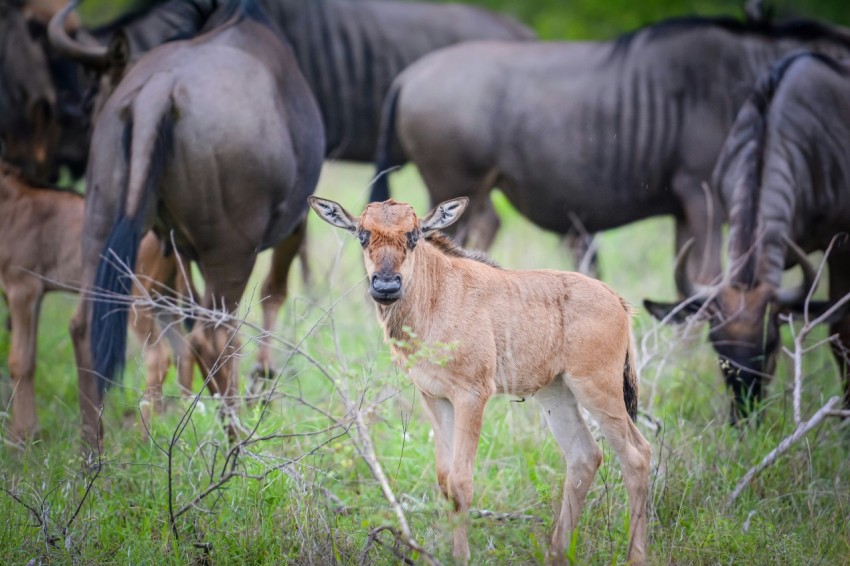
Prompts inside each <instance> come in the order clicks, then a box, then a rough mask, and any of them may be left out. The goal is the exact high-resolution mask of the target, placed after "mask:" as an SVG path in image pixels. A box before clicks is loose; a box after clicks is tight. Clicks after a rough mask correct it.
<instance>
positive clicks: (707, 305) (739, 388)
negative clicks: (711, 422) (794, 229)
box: [644, 241, 830, 424]
mask: <svg viewBox="0 0 850 566" xmlns="http://www.w3.org/2000/svg"><path fill="white" fill-rule="evenodd" d="M789 250H791V252H792V254H793V255H794V256H795V258H796V259H797V261H798V262H799V263H800V265H801V267H802V268H803V274H804V277H803V283H802V284H801V285H800V286H799V287H798V288H795V289H778V288H776V287H775V286H773V285H770V284H767V283H761V282H758V281H756V282H752V281H747V282H742V281H738V280H736V278H735V277H733V278H732V279H731V280H729V281H724V282H723V283H722V284H721V285H719V286H718V287H714V288H696V287H695V286H693V285H691V284H690V283H689V282H688V281H687V278H686V277H685V276H684V265H685V264H686V261H684V259H685V258H686V255H687V254H685V256H684V257H683V258H682V260H680V262H679V263H678V264H677V273H676V281H677V284H678V286H679V288H680V289H679V290H680V292H681V293H682V294H684V295H685V296H687V297H688V298H687V299H685V300H682V301H677V302H673V303H660V302H655V301H650V300H645V301H644V306H645V307H646V309H647V310H648V311H649V312H650V313H651V314H652V315H653V316H654V317H656V318H657V319H659V320H661V321H663V322H671V323H682V322H685V321H686V320H687V319H688V318H689V317H691V316H694V315H695V316H697V317H699V318H701V319H704V320H707V321H708V323H709V340H710V341H711V343H712V345H713V346H714V350H715V351H716V352H717V355H718V362H719V365H720V370H721V372H722V373H723V377H724V380H725V382H726V385H727V387H728V388H729V389H730V390H731V392H732V395H733V398H734V404H733V406H732V411H731V413H730V422H731V423H732V424H736V423H737V422H738V420H739V419H742V418H746V417H748V416H749V415H750V412H751V410H752V408H753V407H754V405H756V404H757V403H758V402H759V401H760V400H761V398H762V394H763V390H762V389H763V384H764V380H765V379H769V378H770V377H771V376H772V375H773V372H774V370H775V368H776V354H777V353H778V351H779V346H780V334H779V328H780V325H781V323H782V321H783V320H785V317H783V316H781V315H783V314H788V313H795V312H796V313H799V312H802V310H803V308H804V307H805V303H806V297H807V296H808V293H809V289H811V287H812V286H813V285H814V283H815V274H816V272H815V269H814V268H813V267H812V265H811V264H810V263H809V261H808V259H807V258H806V256H805V253H803V252H802V250H800V249H799V248H798V247H797V246H796V245H795V244H793V242H790V241H789ZM829 306H830V304H829V303H823V302H815V301H811V302H810V304H809V314H810V318H812V319H813V318H815V317H816V316H818V315H819V314H820V313H821V312H823V311H824V310H825V309H827V308H829Z"/></svg>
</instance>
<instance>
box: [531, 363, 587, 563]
mask: <svg viewBox="0 0 850 566" xmlns="http://www.w3.org/2000/svg"><path fill="white" fill-rule="evenodd" d="M534 398H535V399H537V401H538V402H539V403H540V406H541V407H542V408H543V415H544V416H545V417H546V422H547V423H549V428H550V429H551V430H552V434H553V435H554V436H555V440H556V441H557V442H558V445H559V446H560V447H561V450H562V451H563V453H564V458H565V459H566V461H567V476H566V478H565V479H564V494H563V497H562V500H561V512H560V515H559V516H558V520H557V522H556V524H555V530H554V531H553V533H552V543H551V546H550V547H549V561H550V562H552V563H553V564H563V563H565V557H564V552H565V551H566V549H567V544H568V541H569V540H570V537H571V535H572V533H573V531H574V530H575V529H576V527H577V526H578V520H579V516H580V515H581V510H582V508H583V507H584V500H585V498H586V497H587V492H588V490H589V489H590V486H591V484H593V478H594V477H596V470H598V469H599V465H600V464H601V463H602V450H601V449H600V448H599V445H598V444H597V443H596V441H595V440H594V439H593V435H592V434H591V432H590V430H589V429H588V428H587V424H586V423H585V422H584V419H583V418H582V416H581V413H580V412H579V408H578V403H577V402H576V398H575V396H574V395H573V393H572V391H570V390H569V388H567V386H566V384H565V383H564V379H563V377H562V376H558V377H556V378H555V380H554V381H553V382H552V383H551V384H550V385H548V386H547V387H545V388H543V389H541V390H539V391H538V392H537V393H535V394H534Z"/></svg>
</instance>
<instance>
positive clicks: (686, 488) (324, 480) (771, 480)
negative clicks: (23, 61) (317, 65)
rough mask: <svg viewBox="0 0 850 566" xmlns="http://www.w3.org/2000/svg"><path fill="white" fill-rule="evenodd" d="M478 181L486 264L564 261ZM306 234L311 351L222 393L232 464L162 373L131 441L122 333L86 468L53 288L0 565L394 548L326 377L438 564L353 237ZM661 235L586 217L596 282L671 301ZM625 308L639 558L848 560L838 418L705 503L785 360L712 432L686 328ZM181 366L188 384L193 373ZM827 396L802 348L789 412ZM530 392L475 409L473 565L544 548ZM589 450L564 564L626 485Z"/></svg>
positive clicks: (783, 399) (705, 381)
mask: <svg viewBox="0 0 850 566" xmlns="http://www.w3.org/2000/svg"><path fill="white" fill-rule="evenodd" d="M370 173H371V171H370V169H369V168H366V167H359V166H353V165H343V164H332V165H329V166H327V167H326V168H325V171H324V173H323V177H322V181H321V184H320V187H319V189H318V190H317V194H319V195H321V196H325V197H328V198H332V199H335V200H338V201H340V202H342V203H343V204H344V205H346V206H347V207H348V208H349V209H350V210H352V211H354V212H359V209H360V206H362V203H363V202H365V199H366V195H367V185H368V183H369V177H370ZM393 184H394V189H395V192H394V194H395V196H396V198H398V199H399V200H405V201H408V202H411V203H413V204H414V206H416V207H417V210H419V211H422V212H424V211H425V207H426V198H425V194H424V191H423V189H422V187H421V184H420V182H419V179H418V177H417V175H416V172H415V170H413V169H411V168H407V169H405V170H403V171H402V172H401V173H399V174H396V175H395V177H394V179H393ZM496 198H497V205H498V208H499V211H500V212H501V214H502V217H503V219H504V220H503V229H502V231H501V233H500V236H499V239H498V240H497V242H496V245H495V247H494V249H493V250H492V253H493V256H494V257H495V258H496V259H497V260H498V261H499V262H500V263H501V264H502V265H504V266H506V267H510V268H532V267H549V268H560V269H567V268H569V267H570V260H569V258H568V257H567V255H566V253H565V252H564V251H563V250H562V249H561V248H560V245H559V240H558V238H557V237H556V236H554V235H553V234H549V233H544V232H542V231H540V230H539V229H537V228H535V227H534V226H532V225H530V224H529V223H528V222H527V221H525V220H524V219H522V218H521V217H519V216H518V215H517V214H516V213H515V212H514V211H512V210H511V209H510V207H509V206H508V205H507V204H506V203H504V202H503V201H502V200H500V199H499V197H496ZM309 230H310V235H309V238H310V256H311V266H312V272H313V283H312V284H311V285H310V286H309V287H307V286H305V285H304V284H303V283H302V282H301V280H300V277H299V275H300V272H296V273H293V277H292V285H291V289H292V292H291V297H290V299H289V300H288V301H287V303H286V305H285V307H284V310H283V311H282V314H281V317H280V327H279V332H278V334H279V335H280V337H282V338H283V339H285V340H287V341H290V342H294V343H297V344H299V348H300V349H301V351H303V352H305V353H307V354H308V355H309V356H310V357H311V359H312V361H311V360H308V359H307V358H305V357H304V356H301V355H295V356H292V357H291V358H290V357H289V356H288V352H287V348H285V347H282V348H281V349H280V351H279V352H278V353H277V359H278V360H279V368H278V369H280V370H281V377H280V380H279V382H278V384H277V390H276V391H277V393H278V395H277V396H276V398H275V399H274V400H273V401H272V402H271V403H270V404H269V405H268V406H267V407H266V410H265V411H263V409H262V408H261V407H260V406H254V407H243V408H242V410H241V415H240V418H241V421H242V422H243V424H245V425H247V426H253V425H254V424H256V423H257V422H259V425H258V429H257V430H258V435H259V436H264V435H268V436H270V438H268V439H267V440H262V441H258V442H256V443H253V444H251V445H250V446H248V447H246V449H245V450H243V451H242V453H241V454H240V455H239V458H238V459H237V460H236V464H235V465H232V461H225V460H226V457H225V454H226V453H227V450H228V443H227V439H226V435H225V434H224V432H223V431H222V427H221V425H220V424H219V422H218V419H217V418H216V404H217V402H216V401H215V400H213V399H209V398H206V397H203V398H202V399H201V401H200V403H199V405H198V406H197V407H196V408H195V409H194V411H193V412H192V413H191V418H190V419H189V422H188V426H186V427H185V429H183V430H182V434H180V435H179V436H176V435H175V430H177V429H178V427H179V424H180V419H181V417H182V416H183V415H184V413H185V411H186V409H187V408H189V407H190V404H189V402H188V401H186V400H182V399H180V398H179V396H178V395H177V388H176V384H175V383H174V380H173V377H172V379H171V380H169V383H168V384H167V387H166V393H167V394H168V396H169V398H168V403H167V404H168V409H167V411H166V412H165V414H163V415H159V416H157V418H156V421H155V423H154V424H153V426H152V430H151V436H150V437H147V435H145V433H144V431H143V430H142V429H141V427H140V426H139V424H138V406H139V400H140V397H141V387H142V383H143V366H142V364H140V359H139V347H138V345H136V344H132V345H131V348H130V352H129V362H128V368H127V370H126V372H125V376H124V383H123V386H121V387H118V388H115V389H113V390H112V391H111V392H110V393H109V396H108V399H107V403H106V404H107V408H106V411H105V414H104V417H103V419H104V426H105V429H106V441H105V444H106V448H105V452H104V454H103V461H104V464H103V466H102V467H101V468H100V469H99V472H98V473H97V474H95V472H94V471H93V470H92V469H90V468H86V467H85V466H83V465H82V462H81V458H80V456H79V440H78V428H79V427H78V424H79V413H78V408H77V399H76V373H75V369H74V365H73V354H72V350H71V345H70V340H69V338H68V335H67V331H66V328H67V324H68V320H69V317H70V314H71V312H72V309H73V306H74V301H73V298H72V297H67V296H54V297H50V298H49V299H48V300H47V301H46V304H45V306H44V313H43V316H42V325H41V330H40V335H39V348H40V356H39V366H38V374H37V394H38V403H39V418H40V420H41V425H42V435H41V438H40V439H39V440H38V441H37V442H34V443H32V444H31V445H29V446H27V447H26V449H25V450H23V451H21V450H18V449H16V448H13V447H11V446H9V445H6V446H5V447H0V469H2V480H0V482H2V483H0V487H2V488H3V492H2V493H0V514H2V516H3V517H5V520H3V521H0V561H2V562H3V563H6V564H27V563H31V564H39V563H81V564H114V563H119V564H150V563H156V564H158V565H165V564H186V563H199V564H231V563H232V564H264V563H275V564H280V563H297V564H306V563H314V564H327V563H333V562H339V563H343V564H356V563H377V564H394V563H399V562H400V560H399V558H398V557H397V556H396V554H394V552H393V549H392V540H391V537H390V535H389V534H388V533H387V532H384V533H382V534H379V535H378V536H377V541H378V542H374V543H372V544H371V545H369V544H368V538H369V533H370V532H371V531H372V530H373V529H374V528H376V527H379V526H382V525H395V524H396V523H395V517H394V516H393V514H392V513H391V511H390V509H389V507H388V505H387V504H386V501H385V500H384V499H383V497H382V495H381V491H380V489H379V487H378V484H377V482H376V481H375V480H374V478H373V476H372V474H371V473H370V471H369V468H368V467H367V466H366V464H365V463H364V461H363V460H362V458H360V456H359V455H358V453H357V450H356V447H355V444H354V442H353V441H352V439H351V437H350V436H349V432H347V428H346V427H347V424H348V423H349V422H350V421H349V420H347V419H346V418H345V417H346V408H345V405H344V403H343V401H342V400H341V399H340V396H339V395H338V391H339V390H342V391H344V392H346V393H347V394H348V395H349V396H350V398H352V399H355V400H356V403H357V405H358V406H359V407H360V408H361V410H363V411H365V412H366V419H367V421H368V423H369V426H370V429H371V434H372V438H373V439H374V442H375V447H376V451H377V453H378V455H379V457H380V460H381V463H382V465H383V467H384V470H385V471H386V474H387V476H388V477H389V482H390V485H391V487H392V489H393V491H394V492H395V494H396V495H397V497H398V498H399V500H400V501H401V503H402V505H403V507H404V509H405V512H406V514H407V518H408V520H409V521H410V524H411V528H412V530H413V534H414V536H415V537H416V538H417V540H419V541H420V542H421V543H422V544H423V546H424V547H425V548H426V549H427V550H428V551H430V552H432V553H433V554H434V555H435V556H436V557H437V558H439V559H440V560H443V561H446V562H450V561H451V524H450V522H449V521H448V520H447V515H446V513H445V512H446V510H447V507H446V505H445V504H444V503H443V502H442V501H441V499H440V498H439V497H438V495H439V491H438V488H437V487H436V481H435V474H434V469H433V467H434V457H433V445H432V439H431V436H430V427H429V426H428V425H427V422H426V419H425V417H424V415H423V412H422V409H421V407H420V404H419V401H418V399H417V394H416V392H415V390H414V388H413V387H412V385H411V384H410V383H409V382H408V381H407V379H406V377H405V376H404V374H403V372H402V371H401V370H399V369H396V368H395V367H394V366H393V365H392V364H391V362H390V359H389V350H388V347H386V346H385V345H384V344H383V342H382V336H381V333H380V329H379V327H378V324H377V322H376V320H375V315H374V312H373V311H374V309H373V307H372V305H371V304H370V300H369V299H368V298H367V295H366V293H365V290H366V287H365V285H364V277H363V275H364V271H363V266H362V260H361V258H360V251H359V246H358V245H357V244H356V242H355V241H354V239H352V238H346V237H345V236H344V235H343V234H341V231H338V230H333V229H331V228H330V227H328V226H327V225H325V224H323V223H321V222H320V221H319V220H318V219H316V218H312V219H311V225H310V229H309ZM671 239H672V223H671V222H670V221H669V220H653V221H648V222H644V223H640V224H637V225H633V226H629V227H626V228H623V229H619V230H614V231H611V232H609V233H606V234H604V235H603V236H602V242H601V258H602V259H601V269H602V273H603V279H604V280H606V281H607V282H608V283H610V284H611V285H612V286H613V287H614V288H615V289H617V290H618V291H620V292H621V293H622V294H623V295H624V296H626V298H628V299H629V300H630V301H631V302H632V303H633V304H635V305H640V300H641V299H642V298H644V297H647V296H651V297H654V298H661V299H664V298H672V297H673V296H674V291H673V285H672V275H671V273H672V257H671V256H672V243H671ZM267 261H268V258H267V257H266V256H264V257H263V258H262V261H261V262H260V263H259V264H258V267H257V270H256V272H255V277H254V279H253V280H252V282H251V284H250V286H249V291H248V293H247V294H246V305H248V304H249V303H250V306H246V309H245V313H243V314H244V316H245V318H246V320H248V321H249V322H250V321H256V320H257V319H258V316H257V310H258V308H257V304H256V298H257V287H258V282H259V281H260V278H261V277H262V275H263V274H264V266H265V265H266V263H267ZM296 271H297V270H296ZM251 297H254V300H253V301H252V300H251ZM639 311H640V312H639V314H638V315H637V316H636V317H635V329H636V333H637V335H638V338H639V340H640V341H641V344H642V347H641V350H642V351H643V356H642V360H641V362H642V364H643V371H642V386H641V387H642V390H641V393H642V394H641V408H642V410H643V411H644V413H645V416H644V417H643V418H641V420H640V426H641V429H642V431H643V432H644V434H645V436H646V437H647V439H649V440H650V441H651V443H652V445H653V472H652V490H651V502H652V508H651V517H652V520H651V526H650V560H651V562H652V563H663V564H846V563H848V561H850V558H848V557H850V530H848V526H847V525H848V518H850V517H848V515H850V483H849V482H848V478H850V458H848V456H850V429H849V428H848V427H846V426H845V427H842V426H841V425H840V424H839V423H838V422H835V421H828V422H827V423H826V424H824V425H823V426H821V427H820V428H818V429H817V430H816V431H814V432H812V433H811V434H810V435H809V436H808V437H807V438H806V439H805V440H804V441H803V442H801V443H799V444H797V445H795V446H794V447H793V448H792V449H791V450H790V451H789V452H788V453H787V454H786V455H785V456H783V457H782V458H780V460H779V461H778V462H777V463H776V465H774V466H772V467H770V468H768V469H767V470H766V471H765V472H764V473H763V474H761V475H760V476H758V477H757V478H756V480H755V481H754V482H753V483H752V485H751V486H750V487H749V488H748V489H747V490H745V491H744V493H743V494H742V496H741V497H740V498H739V499H738V500H737V501H736V502H735V503H734V504H733V505H732V506H731V507H727V506H726V503H725V501H726V498H727V496H728V495H729V493H730V492H731V490H732V489H733V488H734V486H735V484H736V483H737V482H738V481H739V480H740V478H741V477H742V476H743V474H744V473H745V472H746V470H747V469H748V468H749V467H751V466H752V465H754V464H756V463H757V462H758V461H760V460H761V458H762V457H764V455H765V454H767V453H768V452H769V451H770V450H771V449H772V448H773V447H775V445H776V444H777V443H778V442H779V441H780V440H781V439H782V438H783V437H784V436H785V435H787V434H788V433H790V432H791V431H792V430H793V428H794V423H793V418H792V412H791V402H790V392H789V390H788V388H789V384H790V381H789V377H788V376H789V372H790V369H789V366H790V364H789V363H788V360H787V359H784V360H782V361H781V362H780V366H779V370H778V372H777V377H776V379H774V381H773V383H772V385H771V386H770V388H769V393H770V399H769V401H768V403H767V404H766V406H765V408H764V413H765V414H764V415H763V419H762V426H761V427H760V428H758V430H754V429H743V430H737V429H730V428H729V427H727V426H726V424H725V422H726V417H727V411H728V400H727V397H726V394H725V391H724V388H723V385H722V382H721V380H720V377H719V375H718V373H717V371H716V362H715V359H714V357H713V355H712V351H711V349H710V347H709V346H708V345H706V343H705V338H704V329H696V330H695V331H694V332H692V333H691V335H690V336H684V335H682V334H681V333H680V332H679V331H677V330H674V329H667V328H662V329H659V328H658V327H657V326H656V325H655V324H654V323H652V322H651V321H650V319H649V318H648V316H647V315H646V313H645V312H643V310H642V309H639ZM0 317H3V318H5V313H2V312H0ZM824 335H825V334H824V333H823V332H820V333H819V334H818V335H817V336H815V337H814V338H813V340H817V339H820V338H823V337H824ZM787 338H788V337H787V335H786V340H785V342H786V344H787V343H788V339H787ZM243 342H244V349H243V350H242V352H241V353H242V355H243V356H244V357H243V359H242V360H241V362H240V363H241V367H242V369H243V370H244V371H243V373H247V372H248V370H249V368H250V367H251V364H252V363H253V350H254V347H255V345H256V344H255V341H253V340H252V339H251V332H245V333H244V336H243ZM8 344H9V335H8V333H7V332H6V331H5V329H0V358H2V360H3V362H2V363H3V365H2V366H0V373H2V374H3V378H2V388H3V389H2V398H3V400H4V405H3V406H6V403H5V400H6V399H8V395H9V379H8V377H7V376H8V370H7V369H6V367H5V357H6V353H7V350H8ZM195 383H196V388H200V386H201V382H200V379H196V382H195ZM839 391H840V384H839V382H838V377H837V374H836V369H835V366H834V363H833V361H832V359H831V356H829V352H828V349H827V348H819V349H817V350H815V351H813V352H812V353H811V354H809V355H808V356H807V358H806V389H805V394H804V412H805V413H806V414H810V413H811V412H812V411H813V410H814V409H816V408H818V407H820V406H821V405H822V404H823V402H824V400H825V399H826V398H828V397H830V396H832V395H836V394H838V393H839ZM534 405H535V403H533V402H529V403H516V402H511V399H510V398H495V399H493V400H492V401H491V403H490V404H489V405H488V409H487V413H486V416H485V423H484V431H483V435H482V442H481V445H480V447H479V451H478V459H477V462H476V482H475V488H476V491H475V497H474V503H473V506H474V507H475V508H476V509H477V510H486V511H491V512H493V513H496V514H507V516H503V517H502V520H497V519H494V518H492V517H490V518H486V517H485V518H476V519H474V520H473V527H472V530H471V538H470V543H471V547H472V553H473V563H476V564H484V563H490V564H529V563H532V564H533V563H538V562H540V561H541V560H542V557H543V556H544V553H545V549H546V547H547V544H548V533H549V529H550V526H551V523H552V517H553V512H554V509H555V507H556V506H557V505H559V501H560V491H561V485H562V482H563V474H564V462H563V458H562V456H561V454H560V451H559V449H558V447H557V445H556V444H555V442H554V440H553V439H552V438H551V436H550V435H549V433H548V430H547V429H546V427H545V424H544V422H543V419H542V417H541V415H540V414H539V409H538V408H537V407H536V406H534ZM646 415H648V416H649V417H651V418H649V417H647V416H646ZM4 416H5V415H4ZM337 421H339V423H342V424H341V426H335V425H336V424H337ZM653 422H654V423H655V424H653ZM602 446H603V450H604V451H605V460H604V464H603V467H602V468H601V469H600V472H599V474H598V475H597V478H596V480H595V482H594V485H593V487H592V489H591V491H590V495H589V496H588V503H587V506H586V509H585V512H584V514H583V516H582V523H581V527H580V530H579V532H578V535H577V537H576V540H575V544H574V547H573V550H572V551H571V552H572V556H573V558H574V560H575V562H576V563H581V564H614V563H622V562H624V561H625V553H626V546H627V535H626V532H627V524H626V521H627V505H626V494H625V490H624V489H623V486H622V482H621V478H620V468H619V464H618V462H617V461H616V458H613V457H612V455H611V451H610V450H609V447H608V446H607V445H606V443H605V442H602ZM228 472H232V473H233V474H235V475H234V476H233V477H232V478H231V479H230V480H229V481H227V482H225V483H224V484H223V486H222V487H221V489H215V490H209V488H210V486H213V485H214V484H216V483H217V482H218V481H219V480H220V479H221V478H222V474H227V473H228ZM208 490H209V492H208ZM207 492H208V495H207ZM201 496H203V497H201ZM199 497H200V500H198V498H199ZM340 506H344V512H340V511H341V509H340ZM172 515H173V516H175V520H174V521H173V525H172V521H171V520H170V517H171V516H172ZM367 546H368V548H367ZM364 550H365V552H364ZM412 558H413V559H416V556H412Z"/></svg>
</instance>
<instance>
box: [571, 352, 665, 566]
mask: <svg viewBox="0 0 850 566" xmlns="http://www.w3.org/2000/svg"><path fill="white" fill-rule="evenodd" d="M566 383H567V386H568V387H569V388H570V390H571V391H572V392H573V394H574V395H575V397H576V399H577V400H578V401H579V403H581V405H582V406H584V407H585V408H586V409H587V410H588V411H590V414H591V415H592V416H593V418H594V419H596V422H598V423H599V426H600V428H601V429H602V434H603V435H605V438H606V439H607V440H608V442H610V443H611V447H612V448H613V449H614V452H616V454H617V458H618V459H619V460H620V467H621V468H622V470H623V483H625V485H626V491H627V492H628V494H629V552H628V560H629V563H632V564H644V563H645V562H646V530H647V508H646V502H647V496H648V493H649V467H650V459H651V458H652V447H651V446H650V445H649V442H647V441H646V439H645V438H644V437H643V435H642V434H641V433H640V431H639V430H638V429H637V427H636V426H635V423H633V422H632V419H631V418H630V417H629V414H628V412H627V410H626V403H625V401H624V399H623V370H622V367H620V369H619V370H616V369H615V370H612V369H611V368H610V367H609V368H607V369H606V368H602V369H600V370H599V371H597V372H596V373H595V375H590V376H589V377H585V378H572V377H567V378H566Z"/></svg>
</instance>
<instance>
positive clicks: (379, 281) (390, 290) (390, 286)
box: [369, 273, 401, 303]
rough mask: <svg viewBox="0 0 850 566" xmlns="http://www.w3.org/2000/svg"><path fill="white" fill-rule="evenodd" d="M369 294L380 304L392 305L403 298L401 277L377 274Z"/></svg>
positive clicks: (373, 278) (373, 277)
mask: <svg viewBox="0 0 850 566" xmlns="http://www.w3.org/2000/svg"><path fill="white" fill-rule="evenodd" d="M369 294H370V295H372V298H373V299H375V300H376V301H378V302H385V303H391V302H393V301H395V300H397V299H398V298H399V297H401V275H398V274H385V273H376V274H375V275H373V276H372V285H371V286H370V287H369Z"/></svg>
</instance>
